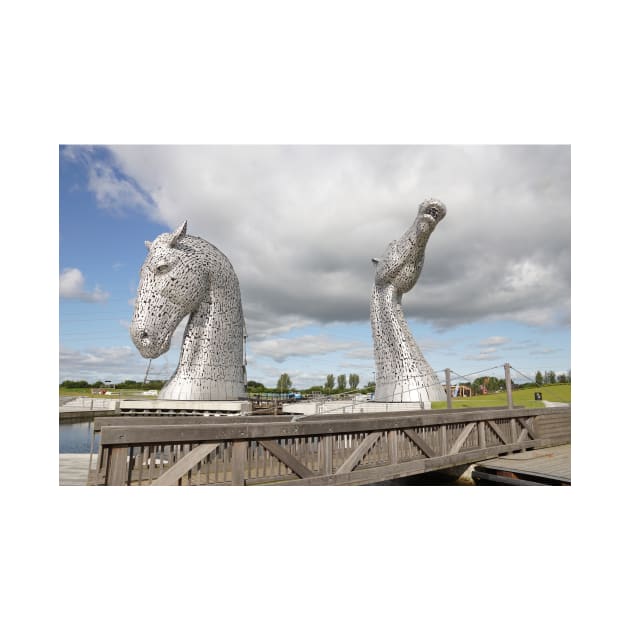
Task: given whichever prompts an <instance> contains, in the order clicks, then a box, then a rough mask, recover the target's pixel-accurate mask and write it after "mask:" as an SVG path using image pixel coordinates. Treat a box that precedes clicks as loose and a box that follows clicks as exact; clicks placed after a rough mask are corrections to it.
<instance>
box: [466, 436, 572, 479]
mask: <svg viewBox="0 0 630 630" xmlns="http://www.w3.org/2000/svg"><path fill="white" fill-rule="evenodd" d="M472 478H473V480H474V481H475V483H477V484H493V485H495V484H504V485H566V486H569V485H571V444H564V445H562V446H556V447H552V448H543V449H539V450H536V451H530V452H525V453H512V454H510V455H505V456H503V457H497V458H495V459H489V460H487V461H484V462H481V463H479V464H477V465H476V466H475V468H474V470H473V473H472Z"/></svg>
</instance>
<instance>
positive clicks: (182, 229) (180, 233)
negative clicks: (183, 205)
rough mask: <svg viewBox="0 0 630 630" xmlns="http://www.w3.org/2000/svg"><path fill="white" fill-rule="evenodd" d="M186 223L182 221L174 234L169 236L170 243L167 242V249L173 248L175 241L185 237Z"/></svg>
mask: <svg viewBox="0 0 630 630" xmlns="http://www.w3.org/2000/svg"><path fill="white" fill-rule="evenodd" d="M187 223H188V221H184V222H183V223H182V224H181V225H180V226H179V227H178V228H177V229H176V230H175V231H174V232H173V235H172V236H171V239H170V241H169V242H168V244H169V247H173V246H174V245H175V243H177V241H178V240H179V239H180V238H182V237H183V236H186V225H187Z"/></svg>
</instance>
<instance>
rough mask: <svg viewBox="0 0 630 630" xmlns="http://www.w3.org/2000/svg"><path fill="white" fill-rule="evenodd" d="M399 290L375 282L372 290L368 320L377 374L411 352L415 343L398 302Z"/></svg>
mask: <svg viewBox="0 0 630 630" xmlns="http://www.w3.org/2000/svg"><path fill="white" fill-rule="evenodd" d="M401 297H402V296H401V294H400V292H399V291H398V290H397V289H396V288H395V287H394V286H393V285H391V284H385V285H378V284H375V285H374V288H373V290H372V300H371V305H370V321H371V324H372V336H373V339H374V347H375V350H376V355H377V357H381V360H380V361H377V366H376V370H377V374H378V372H379V371H381V370H386V369H387V366H388V365H389V367H393V366H395V365H397V364H400V362H401V361H402V360H403V359H405V358H409V357H410V356H411V354H412V347H413V346H415V345H416V343H415V341H414V339H413V336H412V335H411V331H410V330H409V326H408V325H407V321H406V320H405V316H404V314H403V311H402V307H401V305H400V301H401Z"/></svg>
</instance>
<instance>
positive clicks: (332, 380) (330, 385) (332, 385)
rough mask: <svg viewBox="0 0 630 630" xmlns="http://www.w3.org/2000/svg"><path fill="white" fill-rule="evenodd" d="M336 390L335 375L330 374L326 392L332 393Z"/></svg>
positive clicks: (325, 388)
mask: <svg viewBox="0 0 630 630" xmlns="http://www.w3.org/2000/svg"><path fill="white" fill-rule="evenodd" d="M334 388H335V375H334V374H329V375H328V376H327V377H326V383H325V384H324V390H325V391H327V392H328V393H330V392H331V391H332V390H333V389H334Z"/></svg>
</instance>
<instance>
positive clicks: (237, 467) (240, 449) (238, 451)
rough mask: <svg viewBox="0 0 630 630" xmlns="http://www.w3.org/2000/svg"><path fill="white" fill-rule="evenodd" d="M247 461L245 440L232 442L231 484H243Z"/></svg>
mask: <svg viewBox="0 0 630 630" xmlns="http://www.w3.org/2000/svg"><path fill="white" fill-rule="evenodd" d="M246 463H247V441H246V440H238V441H236V442H232V485H233V486H244V485H245V464H246Z"/></svg>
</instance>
